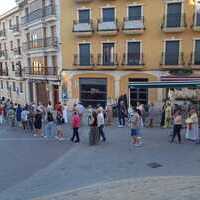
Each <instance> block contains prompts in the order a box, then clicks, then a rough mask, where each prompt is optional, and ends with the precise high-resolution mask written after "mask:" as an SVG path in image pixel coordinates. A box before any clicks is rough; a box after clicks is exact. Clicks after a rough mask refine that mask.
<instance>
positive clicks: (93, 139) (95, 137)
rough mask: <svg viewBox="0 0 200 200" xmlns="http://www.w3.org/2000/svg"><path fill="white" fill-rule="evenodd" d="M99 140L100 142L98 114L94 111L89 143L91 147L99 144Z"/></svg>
mask: <svg viewBox="0 0 200 200" xmlns="http://www.w3.org/2000/svg"><path fill="white" fill-rule="evenodd" d="M99 140H100V137H99V132H98V128H97V113H96V112H95V111H93V112H92V116H91V120H90V134H89V143H90V145H95V144H98V143H99Z"/></svg>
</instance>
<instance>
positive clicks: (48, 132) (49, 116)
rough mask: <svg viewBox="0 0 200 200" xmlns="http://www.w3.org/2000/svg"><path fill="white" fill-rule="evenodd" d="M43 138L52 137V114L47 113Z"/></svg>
mask: <svg viewBox="0 0 200 200" xmlns="http://www.w3.org/2000/svg"><path fill="white" fill-rule="evenodd" d="M45 137H47V138H53V137H54V119H53V114H52V113H51V112H50V111H49V112H48V113H47V124H46V127H45Z"/></svg>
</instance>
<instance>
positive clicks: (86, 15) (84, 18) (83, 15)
mask: <svg viewBox="0 0 200 200" xmlns="http://www.w3.org/2000/svg"><path fill="white" fill-rule="evenodd" d="M78 14H79V23H90V10H89V9H84V10H79V13H78Z"/></svg>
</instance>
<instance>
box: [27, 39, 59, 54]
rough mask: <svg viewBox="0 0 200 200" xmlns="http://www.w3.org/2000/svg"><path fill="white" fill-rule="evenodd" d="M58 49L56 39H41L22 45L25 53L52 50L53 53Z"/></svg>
mask: <svg viewBox="0 0 200 200" xmlns="http://www.w3.org/2000/svg"><path fill="white" fill-rule="evenodd" d="M57 47H58V40H57V38H56V37H48V38H41V39H37V40H33V41H28V42H26V43H24V50H25V51H35V50H48V49H50V50H52V51H55V50H56V49H57Z"/></svg>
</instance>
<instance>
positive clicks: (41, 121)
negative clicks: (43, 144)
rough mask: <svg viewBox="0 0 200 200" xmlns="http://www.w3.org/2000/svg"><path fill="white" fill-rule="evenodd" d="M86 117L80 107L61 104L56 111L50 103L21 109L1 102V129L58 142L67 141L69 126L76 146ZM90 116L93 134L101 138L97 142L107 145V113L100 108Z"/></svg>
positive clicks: (89, 120) (82, 108) (25, 106)
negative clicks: (67, 126) (9, 129)
mask: <svg viewBox="0 0 200 200" xmlns="http://www.w3.org/2000/svg"><path fill="white" fill-rule="evenodd" d="M88 110H89V109H88ZM84 113H85V108H84V106H83V105H82V104H81V103H77V104H74V105H73V108H71V109H69V108H68V106H67V105H66V104H64V105H62V104H61V103H60V102H59V103H58V104H56V105H55V107H54V106H53V105H52V104H51V102H49V103H48V105H47V106H44V105H43V104H41V103H39V104H38V105H36V104H35V103H31V104H26V105H24V106H22V105H20V104H15V103H13V102H12V101H10V100H9V99H7V100H6V99H4V98H2V99H0V126H2V125H4V124H5V125H7V126H10V127H19V128H22V129H23V130H24V132H25V133H31V134H32V135H33V136H35V137H44V138H56V139H58V140H59V141H62V140H65V125H67V124H70V125H71V127H72V130H73V131H72V136H71V138H70V140H71V141H72V142H75V143H79V142H80V136H79V128H80V127H81V124H82V120H83V114H84ZM88 116H89V117H88V123H89V125H90V127H91V130H92V129H93V131H94V130H95V129H96V132H98V135H99V137H98V138H96V140H95V141H97V142H99V141H100V139H102V141H103V142H105V141H106V137H105V133H104V125H105V115H104V109H103V108H102V107H101V106H98V107H97V108H96V109H92V110H90V111H89V114H88ZM97 139H98V140H97Z"/></svg>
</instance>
